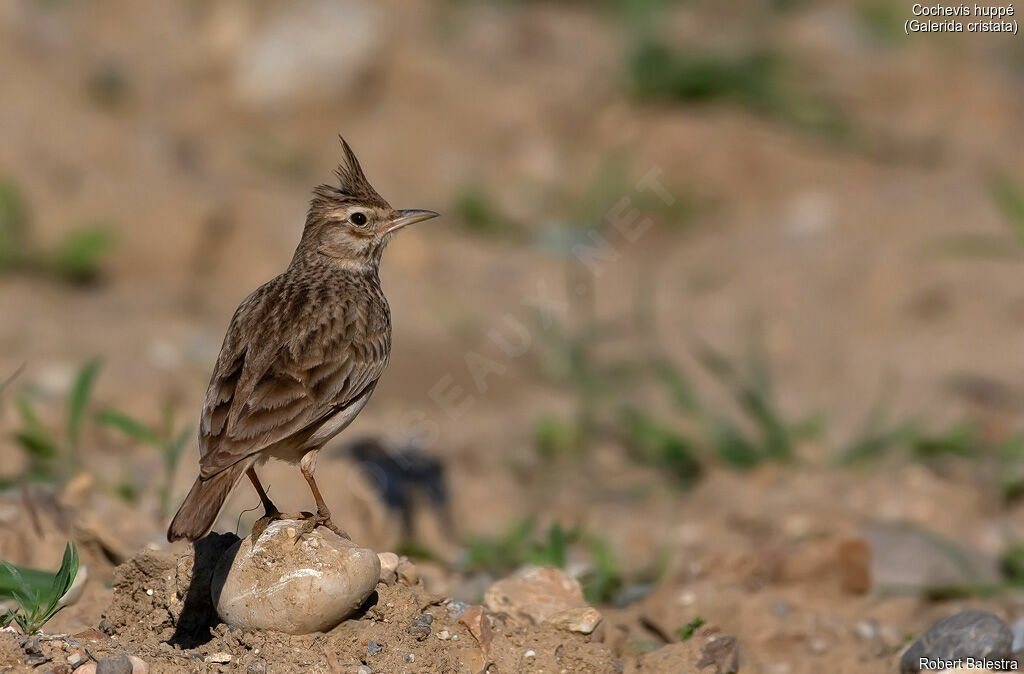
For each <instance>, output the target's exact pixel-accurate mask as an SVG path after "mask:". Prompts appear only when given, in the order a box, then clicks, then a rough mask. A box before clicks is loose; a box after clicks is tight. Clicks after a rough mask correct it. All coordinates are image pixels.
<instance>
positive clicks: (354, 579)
mask: <svg viewBox="0 0 1024 674" xmlns="http://www.w3.org/2000/svg"><path fill="white" fill-rule="evenodd" d="M289 526H293V527H294V526H297V524H296V522H294V521H289V520H280V521H276V522H271V523H270V525H268V526H267V528H266V529H265V530H264V531H263V532H262V533H261V534H260V536H259V538H258V539H257V540H256V541H255V542H253V540H252V537H251V536H247V537H245V538H243V539H241V540H239V541H238V542H236V543H235V544H234V546H233V547H232V548H231V549H229V550H228V551H227V552H226V553H225V554H224V557H223V559H224V561H223V562H222V563H221V565H220V566H218V567H217V569H216V570H215V571H214V574H213V582H212V584H211V586H212V589H213V602H214V605H215V606H216V607H217V614H218V615H219V616H220V618H221V620H223V621H224V622H225V623H227V624H228V625H234V626H235V627H239V628H242V629H246V630H274V631H277V632H286V633H288V634H309V633H311V632H325V631H327V630H330V629H331V628H333V627H335V626H336V625H337V624H338V623H340V622H341V621H342V620H344V619H345V618H347V617H348V616H350V615H352V613H354V612H355V611H356V610H358V609H359V607H360V606H362V604H363V602H365V601H366V599H367V597H369V596H370V594H371V593H372V592H373V588H374V587H376V585H377V580H378V579H379V577H380V560H379V559H378V557H377V554H376V553H374V552H373V551H372V550H368V549H366V548H360V547H359V546H357V545H356V544H355V543H353V542H352V541H349V540H347V539H344V538H341V537H340V536H338V535H337V534H335V533H334V532H332V531H330V530H329V529H326V528H317V529H314V530H313V531H312V532H310V533H308V534H306V535H304V536H303V537H302V538H301V539H300V540H298V541H296V539H295V537H294V536H289V535H288V531H287V530H288V527H289ZM312 540H318V542H319V547H318V548H314V547H312V546H311V545H310V542H311V541H312Z"/></svg>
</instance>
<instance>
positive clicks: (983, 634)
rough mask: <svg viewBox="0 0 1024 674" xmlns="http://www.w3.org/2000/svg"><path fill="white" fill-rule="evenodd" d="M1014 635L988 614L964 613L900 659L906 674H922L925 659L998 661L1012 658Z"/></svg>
mask: <svg viewBox="0 0 1024 674" xmlns="http://www.w3.org/2000/svg"><path fill="white" fill-rule="evenodd" d="M1012 645H1013V632H1012V631H1011V630H1010V627H1009V626H1008V625H1007V624H1006V623H1005V622H1003V621H1002V620H1001V619H1000V618H998V617H997V616H994V615H992V614H991V613H987V612H985V611H976V610H970V611H961V612H960V613H955V614H953V615H951V616H949V617H948V618H944V619H942V620H940V621H939V622H937V623H935V624H934V625H932V626H931V627H930V628H929V629H928V631H927V632H925V633H924V635H923V636H922V637H921V638H920V639H918V640H917V641H915V642H914V643H913V644H912V645H911V646H910V648H908V649H907V650H906V652H905V653H904V654H903V657H902V658H900V671H901V672H903V674H909V673H911V672H919V671H921V669H920V663H921V660H922V659H936V660H965V659H967V658H975V659H989V660H999V659H1002V658H1009V657H1010V652H1011V650H1010V649H1011V647H1012Z"/></svg>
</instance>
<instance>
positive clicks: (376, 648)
mask: <svg viewBox="0 0 1024 674" xmlns="http://www.w3.org/2000/svg"><path fill="white" fill-rule="evenodd" d="M382 650H384V648H383V647H382V646H381V645H380V644H378V643H377V642H376V641H367V642H366V652H367V653H369V654H370V655H376V654H377V653H380V652H381V651H382Z"/></svg>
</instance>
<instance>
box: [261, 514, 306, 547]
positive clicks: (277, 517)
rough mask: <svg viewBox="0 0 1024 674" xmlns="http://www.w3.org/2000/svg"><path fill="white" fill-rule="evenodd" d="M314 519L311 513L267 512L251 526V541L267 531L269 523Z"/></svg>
mask: <svg viewBox="0 0 1024 674" xmlns="http://www.w3.org/2000/svg"><path fill="white" fill-rule="evenodd" d="M313 517H315V516H314V515H313V513H310V512H306V511H302V512H300V513H283V512H281V511H280V510H277V509H275V510H273V511H267V513H266V514H265V515H264V516H263V517H261V518H259V519H258V520H256V521H255V522H254V523H253V525H252V540H253V541H256V540H258V539H259V537H260V536H262V535H263V532H264V531H266V530H267V527H268V526H270V523H271V522H278V521H281V520H309V519H312V518H313Z"/></svg>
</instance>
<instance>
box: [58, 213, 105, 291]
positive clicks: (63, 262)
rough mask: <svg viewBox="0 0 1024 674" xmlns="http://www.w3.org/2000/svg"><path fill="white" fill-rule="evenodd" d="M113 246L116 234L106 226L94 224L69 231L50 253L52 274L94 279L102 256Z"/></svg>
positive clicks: (73, 278) (84, 280) (68, 277)
mask: <svg viewBox="0 0 1024 674" xmlns="http://www.w3.org/2000/svg"><path fill="white" fill-rule="evenodd" d="M113 245H114V234H113V232H112V231H111V230H110V228H109V227H108V226H106V225H92V226H89V227H86V228H83V229H79V230H76V231H74V232H71V233H70V234H68V235H67V236H66V237H65V238H64V240H63V241H61V242H60V244H59V245H58V246H57V248H56V249H54V250H53V251H52V252H51V253H50V254H49V256H48V257H49V261H48V262H49V266H50V269H51V270H52V271H53V273H55V274H57V275H58V276H62V277H64V278H65V279H67V280H69V281H74V282H79V283H84V282H88V281H92V280H94V279H95V278H96V277H97V276H98V275H99V272H100V268H101V266H102V262H103V258H104V257H105V256H106V255H107V253H108V252H109V251H110V249H111V248H112V247H113Z"/></svg>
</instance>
